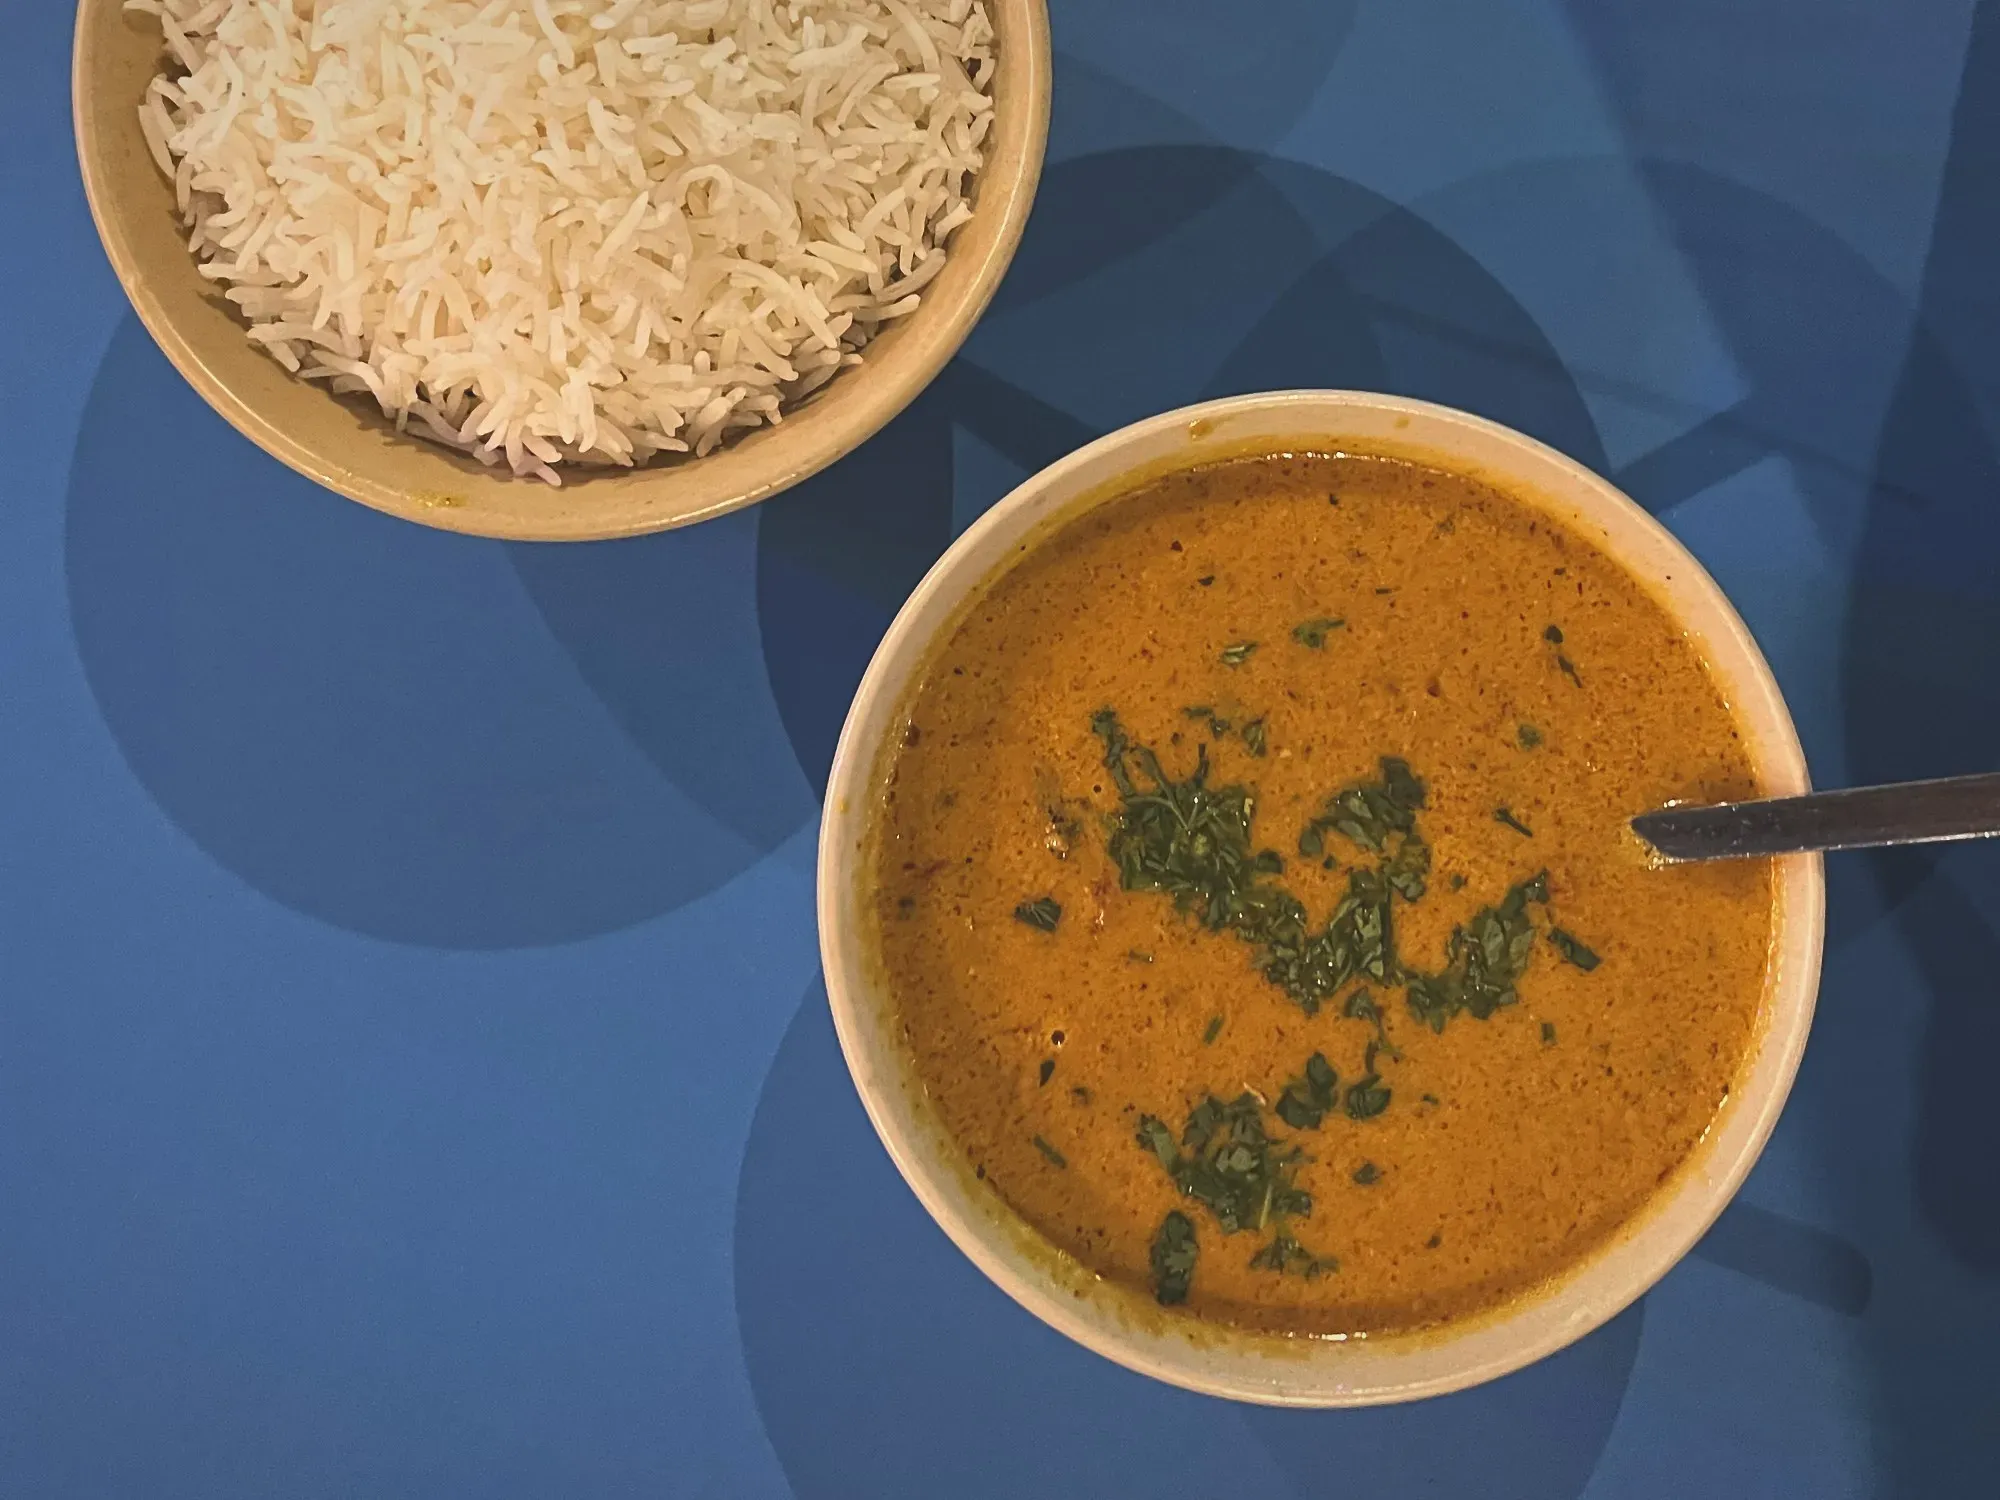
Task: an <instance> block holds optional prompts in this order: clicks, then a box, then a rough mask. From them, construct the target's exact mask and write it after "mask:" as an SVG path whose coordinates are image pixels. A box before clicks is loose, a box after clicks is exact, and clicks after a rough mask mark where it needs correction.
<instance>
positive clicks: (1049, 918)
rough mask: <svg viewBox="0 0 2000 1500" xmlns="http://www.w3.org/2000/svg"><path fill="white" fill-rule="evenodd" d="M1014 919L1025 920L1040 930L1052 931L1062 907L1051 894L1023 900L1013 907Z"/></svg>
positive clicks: (1059, 916)
mask: <svg viewBox="0 0 2000 1500" xmlns="http://www.w3.org/2000/svg"><path fill="white" fill-rule="evenodd" d="M1014 920H1015V921H1016V922H1025V923H1027V924H1028V925H1029V926H1030V927H1033V928H1035V929H1037V930H1038V931H1041V932H1054V931H1055V930H1056V923H1058V922H1060V921H1061V920H1062V908H1061V907H1060V906H1058V905H1057V904H1056V898H1055V897H1053V896H1044V897H1042V898H1041V899H1040V900H1039V901H1023V902H1022V903H1021V904H1020V905H1019V906H1017V907H1015V908H1014Z"/></svg>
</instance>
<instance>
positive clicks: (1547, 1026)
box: [1542, 1021, 1556, 1047]
mask: <svg viewBox="0 0 2000 1500" xmlns="http://www.w3.org/2000/svg"><path fill="white" fill-rule="evenodd" d="M1555 1044H1556V1028H1555V1024H1554V1023H1553V1022H1550V1021H1544V1022H1542V1045H1543V1046H1544V1047H1553V1046H1554V1045H1555Z"/></svg>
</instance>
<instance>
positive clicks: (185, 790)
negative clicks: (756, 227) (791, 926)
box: [67, 318, 811, 949]
mask: <svg viewBox="0 0 2000 1500" xmlns="http://www.w3.org/2000/svg"><path fill="white" fill-rule="evenodd" d="M68 503H69V511H68V536H67V568H68V582H69V600H70V612H71V619H72V625H73V628H74V631H75V637H76V644H77V651H78V654H79V656H80V657H81V659H82V662H83V667H84V671H85V673H86V675H87V677H88V679H89V682H90V685H91V689H92V691H93V692H94V693H95V695H96V697H97V702H98V705H99V707H100V708H101V710H102V712H103V715H104V719H105V722H106V724H107V725H108V726H109V728H110V730H111V733H112V736H113V738H114V739H115V740H116V742H117V744H118V747H119V749H120V750H121V751H122V752H123V754H124V757H125V760H126V763H127V764H128V765H129V766H130V767H131V770H132V772H133V774H134V776H135V777H136V778H137V779H138V781H139V783H140V784H141V785H142V786H143V787H144V788H145V789H146V791H147V793H148V794H149V795H150V796H151V797H152V799H153V801H154V802H155V803H156V804H157V805H158V807H159V809H160V811H161V812H162V813H163V814H164V815H165V816H166V817H167V818H168V819H169V820H171V821H172V822H173V823H174V824H175V825H177V826H178V827H179V828H180V829H181V830H182V831H183V832H184V833H186V834H187V835H188V837H190V838H191V839H193V840H194V841H195V843H197V844H198V845H200V846H201V847H202V848H203V849H204V850H206V851H207V852H208V853H209V854H210V855H211V856H212V857H213V858H214V859H215V860H216V861H217V862H218V863H220V864H221V865H223V866H224V867H225V868H227V869H228V870H230V871H231V872H232V873H234V874H235V875H237V876H238V877H239V878H241V879H242V880H244V881H245V882H247V883H248V884H249V885H251V886H252V887H254V888H255V889H257V890H259V891H261V892H262V893H263V894H265V895H266V896H269V897H270V898H271V899H273V900H275V901H278V902H280V903H282V904H284V905H286V906H289V907H291V908H292V909H294V910H296V911H299V912H302V913H304V914H306V915H308V916H310V917H314V918H316V919H318V920H321V921H325V922H329V923H332V924H334V925H335V926H339V927H343V928H347V929H349V930H352V931H355V932H360V933H365V934H368V935H370V936H373V937H382V938H390V939H394V940H396V941H399V942H406V943H416V944H425V945H435V946H439V947H447V948H473V949H478V948H506V947H518V946H527V945H534V944H544V943H557V942H564V941H569V940H572V939H576V938H581V937H586V936H589V935H591V934H593V933H599V932H605V931H609V930H613V929H616V928H619V927H623V926H626V925H628V924H630V923H633V922H638V921H643V920H645V919H647V918H649V917H654V916H658V915H659V914H661V913H663V912H667V911H671V910H673V909H674V908H675V907H677V906H679V905H681V904H682V903H684V902H686V901H689V900H692V899H694V898H695V897H697V896H700V895H701V894H703V893H704V892H706V891H708V890H711V889H713V888H714V887H716V886H717V885H719V884H720V883H722V882H723V881H725V880H727V879H728V878H729V877H730V876H731V875H733V874H734V873H736V872H738V871H740V870H742V869H744V868H746V867H747V866H748V865H749V864H750V863H751V862H753V861H754V860H755V859H756V858H758V857H759V855H761V854H762V853H763V852H765V851H766V850H768V849H771V848H774V847H775V846H776V845H777V844H778V843H779V842H780V841H781V840H782V839H783V838H784V837H786V836H787V835H788V834H789V833H790V832H791V831H792V830H793V829H795V828H796V827H797V826H798V824H799V823H800V822H801V821H803V820H804V819H805V818H806V817H807V816H809V815H810V807H811V804H810V801H809V799H808V797H807V795H806V791H805V789H804V787H803V786H802V785H801V784H800V783H799V781H798V777H797V773H796V771H795V770H794V769H793V768H792V766H791V763H790V756H789V753H788V749H787V746H786V743H785V741H784V737H783V733H782V730H781V728H780V727H779V725H778V723H777V719H776V715H775V712H774V711H773V710H772V709H771V707H770V706H769V703H768V697H767V695H766V690H765V688H764V685H763V681H762V674H761V671H760V670H758V662H757V659H756V651H755V646H754V644H753V643H754V639H755V621H754V619H753V618H751V613H750V597H751V595H750V589H749V580H750V577H751V570H752V562H753V557H752V548H753V543H754V532H753V529H752V526H751V524H750V522H749V521H748V519H747V518H744V519H742V520H739V521H736V522H733V523H728V524H724V525H721V526H718V527H714V528H704V529H703V530H702V531H701V532H699V533H691V534H689V535H687V536H684V537H674V538H664V539H660V540H659V541H657V542H654V543H649V544H643V545H640V546H638V547H636V548H634V549H632V550H630V551H626V552H618V551H616V550H615V549H598V548H578V549H575V550H574V551H573V552H570V553H566V554H561V555H557V554H555V553H553V552H550V553H547V554H543V553H539V552H537V553H533V554H532V555H529V556H523V555H522V554H521V553H520V552H517V553H516V565H515V568H509V566H508V554H507V552H506V551H505V550H503V549H502V548H501V547H499V546H498V545H496V544H493V543H490V542H482V541H477V540H471V539H468V538H464V537H457V536H449V535H446V534H444V533H442V532H434V531H429V530H426V529H424V528H421V527H416V526H411V525H407V524H405V523H403V522H400V521H395V520H391V519H389V518H387V517H384V516H380V515H376V514H375V513H373V512H371V511H368V510H366V509H364V508H363V507H361V506H359V505H354V504H351V503H350V502H348V501H346V500H342V499H338V498H336V497H334V496H332V495H329V494H328V493H326V492H325V491H324V490H321V489H319V488H317V487H316V486H314V485H313V484H311V483H310V482H309V481H307V480H305V479H303V478H301V477H299V476H298V475H295V474H293V473H292V472H291V471H290V470H288V469H285V468H284V467H282V466H281V465H279V464H278V463H277V462H276V461H274V460H272V459H270V458H268V457H266V456H265V455H264V454H262V453H261V452H259V451H258V450H257V449H256V448H254V447H253V446H252V445H251V444H250V443H249V442H247V441H246V440H244V439H243V438H241V437H239V436H238V435H237V434H236V433H235V432H233V431H231V430H230V429H229V428H228V427H227V426H226V425H225V424H224V423H223V421H222V420H221V418H219V417H218V416H216V415H215V414H214V413H213V412H211V411H210V410H208V408H207V407H205V406H204V405H203V404H202V402H201V400H200V398H199V397H197V396H196V395H195V393H194V392H193V390H191V389H190V388H189V387H188V386H187V384H186V383H185V382H184V381H182V380H181V378H180V377H179V376H178V375H177V374H175V373H174V371H173V370H172V369H171V367H170V366H169V365H168V364H167V362H166V360H165V359H164V358H163V357H162V356H161V355H160V353H159V351H158V350H157V349H156V348H155V347H154V346H153V344H152V342H151V341H150V340H149V339H148V338H147V336H146V334H145V332H144V331H143V329H141V327H140V325H139V324H138V322H137V321H136V320H133V319H129V318H128V319H127V320H126V321H125V323H124V324H123V325H122V326H121V327H120V329H119V330H118V332H117V334H116V336H115V337H114V338H113V339H112V341H111V345H110V348H109V350H108V351H107V353H106V355H105V357H104V361H103V364H102V366H101V368H100V370H99V373H98V377H97V381H96V384H95V387H94V388H93V390H92V393H91V397H90V401H89V403H88V405H87V407H86V409H85V411H84V416H83V423H82V429H81V433H80V435H79V437H78V441H77V451H76V457H75V461H74V464H73V466H72V477H71V482H70V490H69V501H68ZM517 570H518V573H519V576H518V577H517ZM641 575H643V576H641ZM732 580H733V582H732ZM524 581H525V582H526V583H527V585H528V588H529V590H530V592H531V593H532V594H533V595H534V597H535V599H536V601H537V602H538V603H539V604H540V605H541V610H542V613H541V614H539V615H538V614H537V611H536V609H535V607H534V606H533V605H531V604H530V602H529V599H528V598H527V597H526V596H524V594H523V591H522V584H523V582H524ZM641 597H643V598H644V600H645V601H647V603H646V604H645V607H644V608H639V607H638V606H637V605H636V604H635V601H636V600H638V599H639V598H641ZM732 610H735V611H737V612H738V613H739V614H740V616H741V618H740V619H738V618H732V617H731V611H732ZM544 616H546V619H545V618H544ZM551 627H553V628H554V629H555V630H556V631H557V632H558V633H559V634H561V635H563V636H564V637H565V638H566V640H567V643H568V644H569V647H570V651H571V653H572V656H574V657H575V658H576V662H575V663H574V664H573V662H572V660H571V659H570V658H569V657H565V655H564V653H563V652H562V650H560V649H558V647H557V646H556V645H555V644H554V643H553V642H552V641H551V639H550V635H549V631H550V628H551ZM718 641H721V642H724V643H725V644H724V645H721V646H718V645H717V644H716V642H718ZM730 642H736V643H740V653H741V654H744V655H746V656H747V661H735V660H731V659H727V658H726V656H718V654H717V653H718V652H725V653H726V651H727V650H728V649H729V646H728V644H727V643H730ZM691 646H692V647H696V648H698V649H690V647H691ZM649 657H650V659H649ZM579 664H580V665H581V666H582V669H583V676H584V678H588V679H589V681H590V683H591V684H592V685H594V686H596V687H597V688H598V689H599V691H600V692H601V693H603V694H604V701H603V702H602V703H601V702H600V701H599V700H598V699H597V698H594V697H593V696H592V694H591V691H590V688H589V687H587V686H586V685H585V681H584V680H582V679H580V678H579V675H578V665H579ZM607 703H608V704H609V705H611V709H612V712H611V714H610V715H607V712H606V708H605V704H607ZM760 705H761V706H760ZM621 710H622V713H621ZM619 718H622V719H623V721H624V722H623V727H622V729H621V724H620V723H619V722H615V721H614V720H615V719H619ZM627 731H629V732H630V733H632V734H633V735H634V736H636V737H637V738H638V739H639V740H640V742H641V744H642V745H643V747H644V749H645V751H646V753H645V754H641V753H639V751H638V750H637V749H635V748H634V745H633V744H632V742H631V741H630V740H628V739H627V737H626V734H627Z"/></svg>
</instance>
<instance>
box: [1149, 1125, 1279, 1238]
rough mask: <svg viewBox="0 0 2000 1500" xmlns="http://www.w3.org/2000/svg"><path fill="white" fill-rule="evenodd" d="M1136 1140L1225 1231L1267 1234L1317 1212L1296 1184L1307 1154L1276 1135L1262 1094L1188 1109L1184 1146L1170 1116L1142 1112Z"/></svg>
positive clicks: (1186, 1196)
mask: <svg viewBox="0 0 2000 1500" xmlns="http://www.w3.org/2000/svg"><path fill="white" fill-rule="evenodd" d="M1136 1139H1137V1141H1138V1143H1139V1146H1140V1148H1141V1149H1143V1150H1145V1151H1148V1152H1150V1153H1151V1154H1152V1155H1153V1156H1154V1157H1156V1158H1157V1159H1158V1160H1159V1162H1160V1165H1161V1166H1163V1167H1165V1168H1166V1170H1167V1172H1168V1174H1169V1175H1170V1176H1171V1177H1172V1178H1173V1180H1174V1186H1175V1187H1177V1188H1179V1189H1180V1191H1181V1196H1183V1197H1185V1198H1192V1199H1193V1200H1194V1201H1195V1202H1197V1203H1199V1204H1201V1205H1202V1206H1203V1207H1204V1208H1206V1209H1207V1210H1208V1211H1209V1213H1210V1214H1211V1215H1212V1216H1213V1217H1214V1219H1215V1222H1216V1224H1217V1226H1218V1227H1219V1228H1220V1229H1221V1230H1222V1232H1223V1233H1224V1234H1235V1233H1237V1232H1238V1231H1239V1230H1245V1229H1249V1230H1255V1231H1258V1232H1259V1233H1261V1232H1262V1231H1264V1230H1265V1229H1267V1228H1270V1227H1271V1226H1272V1225H1273V1224H1274V1223H1275V1222H1277V1221H1279V1220H1283V1219H1287V1218H1302V1217H1304V1216H1305V1215H1306V1214H1309V1213H1311V1212H1312V1195H1311V1194H1309V1193H1307V1192H1306V1191H1305V1190H1304V1189H1303V1188H1301V1187H1299V1186H1297V1185H1296V1184H1295V1183H1294V1181H1293V1178H1294V1176H1295V1174H1296V1173H1297V1171H1298V1166H1299V1163H1300V1162H1301V1161H1302V1160H1303V1159H1304V1156H1305V1153H1304V1152H1302V1151H1301V1150H1300V1149H1299V1148H1298V1147H1297V1146H1294V1145H1291V1144H1288V1143H1286V1142H1283V1141H1275V1140H1273V1139H1271V1137H1270V1135H1269V1134H1268V1133H1267V1132H1266V1131H1265V1129H1264V1114H1263V1106H1262V1105H1261V1104H1260V1103H1259V1102H1258V1099H1257V1096H1256V1095H1255V1094H1252V1093H1248V1092H1246V1093H1243V1094H1239V1095H1238V1096H1237V1097H1236V1098H1235V1099H1234V1100H1232V1101H1230V1102H1229V1103H1227V1104H1225V1103H1223V1102H1222V1101H1221V1100H1220V1099H1218V1098H1216V1097H1215V1096H1214V1095H1213V1094H1211V1095H1209V1096H1208V1097H1207V1098H1206V1099H1204V1100H1202V1102H1201V1103H1200V1104H1197V1105H1196V1106H1195V1107H1194V1108H1193V1109H1192V1110H1190V1111H1189V1112H1188V1118H1187V1125H1186V1128H1184V1129H1183V1130H1182V1132H1181V1138H1180V1142H1179V1144H1178V1145H1176V1144H1175V1141H1174V1137H1173V1132H1172V1131H1170V1130H1169V1129H1167V1126H1166V1124H1165V1122H1164V1121H1162V1120H1159V1119H1157V1118H1155V1117H1154V1116H1152V1115H1141V1116H1140V1117H1139V1129H1138V1133H1137V1137H1136Z"/></svg>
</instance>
